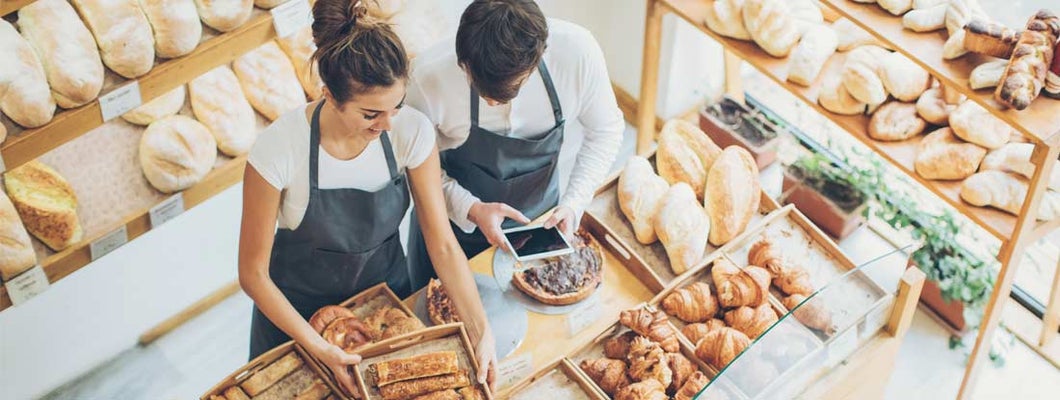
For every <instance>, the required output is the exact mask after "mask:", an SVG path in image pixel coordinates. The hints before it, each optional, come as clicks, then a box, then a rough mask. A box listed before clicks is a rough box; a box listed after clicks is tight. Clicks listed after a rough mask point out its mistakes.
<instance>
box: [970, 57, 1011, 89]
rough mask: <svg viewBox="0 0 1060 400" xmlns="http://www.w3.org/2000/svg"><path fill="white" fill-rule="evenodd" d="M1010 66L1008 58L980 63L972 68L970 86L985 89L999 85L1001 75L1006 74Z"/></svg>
mask: <svg viewBox="0 0 1060 400" xmlns="http://www.w3.org/2000/svg"><path fill="white" fill-rule="evenodd" d="M1005 68H1008V60H995V61H988V62H985V63H982V64H979V66H978V67H975V69H973V70H972V75H971V76H969V77H968V86H971V87H972V89H984V88H992V87H997V85H999V84H1000V83H1001V76H1003V75H1005Z"/></svg>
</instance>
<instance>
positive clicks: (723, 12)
mask: <svg viewBox="0 0 1060 400" xmlns="http://www.w3.org/2000/svg"><path fill="white" fill-rule="evenodd" d="M743 3H744V0H717V1H715V2H714V3H713V4H711V5H710V6H708V7H707V8H706V12H707V15H706V17H705V21H704V22H706V24H707V27H708V28H710V30H712V31H714V32H717V33H718V34H719V35H722V36H727V37H730V38H733V39H739V40H751V33H750V32H748V31H747V28H745V27H744V26H743Z"/></svg>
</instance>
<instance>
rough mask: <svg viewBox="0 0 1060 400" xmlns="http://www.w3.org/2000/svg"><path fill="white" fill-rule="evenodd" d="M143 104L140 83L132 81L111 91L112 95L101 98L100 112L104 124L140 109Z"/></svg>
mask: <svg viewBox="0 0 1060 400" xmlns="http://www.w3.org/2000/svg"><path fill="white" fill-rule="evenodd" d="M142 102H143V99H142V98H141V97H140V82H138V81H132V82H129V83H126V84H125V85H123V86H121V87H119V88H117V89H114V90H111V91H110V93H107V94H105V95H102V96H99V110H100V112H101V113H102V114H103V122H107V121H110V120H112V119H114V118H118V117H120V116H122V115H123V114H125V113H127V112H129V111H132V109H134V108H136V107H139V106H140V104H141V103H142Z"/></svg>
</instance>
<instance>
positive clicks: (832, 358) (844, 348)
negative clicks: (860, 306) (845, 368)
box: [828, 327, 858, 368]
mask: <svg viewBox="0 0 1060 400" xmlns="http://www.w3.org/2000/svg"><path fill="white" fill-rule="evenodd" d="M857 348H858V329H857V327H851V329H847V331H846V332H843V334H841V335H839V336H836V337H834V338H832V343H829V344H828V367H829V368H833V367H835V366H837V365H839V363H841V362H843V361H844V360H846V359H847V357H849V356H850V355H851V354H854V350H857Z"/></svg>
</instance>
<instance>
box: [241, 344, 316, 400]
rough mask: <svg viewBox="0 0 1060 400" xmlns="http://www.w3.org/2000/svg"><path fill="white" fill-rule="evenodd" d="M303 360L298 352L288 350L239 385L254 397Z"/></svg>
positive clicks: (291, 370)
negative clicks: (285, 353) (288, 351)
mask: <svg viewBox="0 0 1060 400" xmlns="http://www.w3.org/2000/svg"><path fill="white" fill-rule="evenodd" d="M302 364H304V362H303V361H302V358H301V357H299V356H298V353H295V352H293V351H292V352H290V353H287V355H284V356H283V357H281V358H280V359H279V360H276V361H273V363H272V364H269V366H267V367H265V368H264V369H262V370H260V371H258V372H255V373H254V375H251V376H250V378H248V379H247V380H245V381H243V383H240V384H239V386H240V387H242V388H243V390H245V391H246V392H247V394H248V395H250V397H256V396H257V395H258V394H260V393H261V392H264V391H265V390H267V389H268V388H270V387H272V385H275V384H276V382H279V381H280V379H283V377H285V376H287V374H290V373H291V372H293V371H294V370H296V369H298V367H301V366H302Z"/></svg>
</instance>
